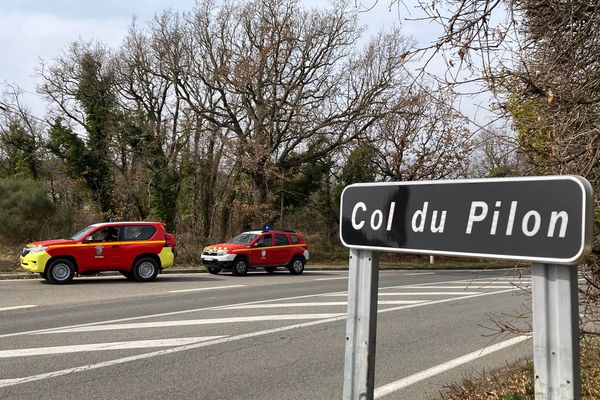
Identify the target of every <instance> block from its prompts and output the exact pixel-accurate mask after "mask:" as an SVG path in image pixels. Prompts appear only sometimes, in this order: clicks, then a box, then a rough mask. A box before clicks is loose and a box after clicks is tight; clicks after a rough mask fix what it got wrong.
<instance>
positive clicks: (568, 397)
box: [531, 264, 581, 400]
mask: <svg viewBox="0 0 600 400" xmlns="http://www.w3.org/2000/svg"><path fill="white" fill-rule="evenodd" d="M531 275H532V294H533V365H534V374H535V398H536V400H558V399H560V400H576V399H579V398H580V396H581V376H580V363H579V302H578V292H577V290H578V289H577V268H565V267H564V266H561V265H552V264H534V265H533V270H532V273H531Z"/></svg>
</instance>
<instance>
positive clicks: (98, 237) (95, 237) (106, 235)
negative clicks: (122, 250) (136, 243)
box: [86, 226, 119, 242]
mask: <svg viewBox="0 0 600 400" xmlns="http://www.w3.org/2000/svg"><path fill="white" fill-rule="evenodd" d="M86 240H87V241H90V242H115V241H117V240H119V228H118V227H116V226H111V227H106V228H101V229H98V230H97V231H96V232H94V233H92V234H91V235H90V236H88V237H87V238H86Z"/></svg>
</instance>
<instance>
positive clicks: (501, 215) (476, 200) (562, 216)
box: [340, 176, 593, 264]
mask: <svg viewBox="0 0 600 400" xmlns="http://www.w3.org/2000/svg"><path fill="white" fill-rule="evenodd" d="M592 208H593V206H592V189H591V186H590V184H589V182H588V181H587V180H585V179H584V178H581V177H578V176H548V177H525V178H495V179H474V180H447V181H435V182H433V181H423V182H394V183H360V184H355V185H350V186H348V187H346V188H345V189H344V192H343V193H342V200H341V210H340V238H341V241H342V243H343V244H344V245H345V246H347V247H350V248H354V249H363V250H380V251H394V252H406V253H420V254H439V255H452V256H467V257H481V258H498V259H512V260H523V261H533V262H540V263H553V264H576V263H578V262H579V261H581V259H582V258H583V257H584V255H585V253H586V252H587V251H589V249H590V248H591V238H592V232H591V224H586V223H585V221H587V220H589V218H590V215H591V212H592Z"/></svg>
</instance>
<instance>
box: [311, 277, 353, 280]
mask: <svg viewBox="0 0 600 400" xmlns="http://www.w3.org/2000/svg"><path fill="white" fill-rule="evenodd" d="M336 279H348V277H347V276H342V277H340V278H317V279H315V281H334V280H336Z"/></svg>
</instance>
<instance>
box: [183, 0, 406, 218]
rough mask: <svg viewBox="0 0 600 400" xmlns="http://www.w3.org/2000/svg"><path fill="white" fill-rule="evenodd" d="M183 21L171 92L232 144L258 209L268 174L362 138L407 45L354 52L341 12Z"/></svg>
mask: <svg viewBox="0 0 600 400" xmlns="http://www.w3.org/2000/svg"><path fill="white" fill-rule="evenodd" d="M187 19H188V22H189V24H188V27H189V31H188V32H187V34H188V36H187V38H188V40H189V45H188V49H189V53H188V57H187V63H188V64H186V65H185V68H184V70H185V71H188V72H187V75H186V76H184V77H182V79H181V80H180V81H178V86H179V88H180V91H181V93H182V94H183V96H184V98H186V100H187V101H188V103H189V104H190V107H192V109H193V110H194V111H195V112H197V113H198V114H199V115H201V116H202V117H203V118H205V119H206V120H208V121H210V122H211V123H212V124H214V126H217V127H221V128H224V129H226V131H227V132H228V135H229V136H230V139H231V140H232V141H234V143H235V145H236V154H237V157H238V159H239V167H240V168H241V170H242V171H243V172H244V173H245V174H246V175H247V176H249V177H250V178H251V181H252V182H253V189H252V193H253V201H254V204H255V205H260V204H262V203H264V202H265V199H266V197H267V193H268V181H269V178H271V177H272V175H271V174H272V173H276V174H278V173H279V172H278V171H282V170H286V169H288V168H291V167H294V166H298V165H302V164H304V163H307V162H310V161H313V160H316V159H318V158H320V157H323V156H324V155H327V154H328V153H330V152H332V151H333V150H335V149H337V148H338V147H339V146H340V145H342V144H344V143H347V142H349V141H351V140H352V139H354V138H356V137H357V136H359V135H363V134H364V133H365V132H366V130H367V129H368V128H369V127H370V126H371V125H372V124H374V123H375V122H376V121H377V120H379V119H380V118H382V117H383V116H384V115H386V113H387V112H389V110H390V107H392V106H393V105H394V104H395V103H396V101H395V100H396V98H397V97H398V95H399V93H400V90H399V89H400V88H401V87H402V77H403V74H402V69H401V67H402V65H403V64H404V55H405V54H406V51H407V48H408V46H409V43H408V42H407V41H406V40H405V39H404V38H403V37H402V36H401V35H400V34H399V32H392V33H391V34H387V35H380V36H379V37H377V38H376V39H375V40H374V41H373V42H372V43H371V44H369V45H368V46H367V47H366V48H365V49H364V50H363V51H361V52H357V51H355V50H354V47H355V46H356V45H357V41H358V38H359V36H360V29H358V27H357V25H356V19H355V17H354V16H353V14H352V13H350V12H349V10H347V9H345V8H338V9H334V10H327V11H304V10H302V9H301V8H300V7H299V4H298V2H297V1H294V0H284V1H282V0H261V1H255V2H251V3H248V4H245V5H224V6H221V7H219V8H215V7H214V5H213V4H212V3H210V2H203V3H200V4H199V5H198V6H197V8H196V10H195V11H194V13H192V14H190V15H187ZM258 217H259V218H257V220H260V216H258Z"/></svg>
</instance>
